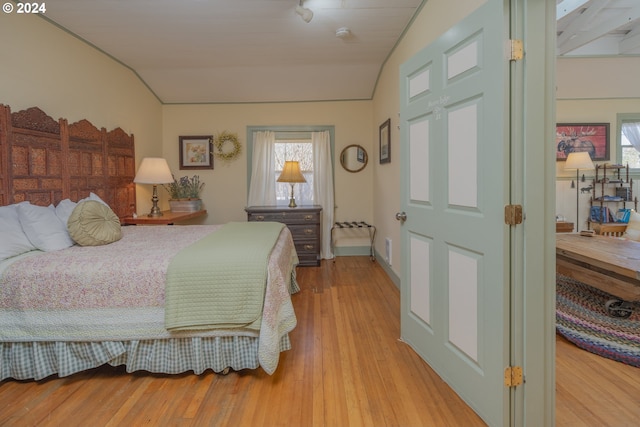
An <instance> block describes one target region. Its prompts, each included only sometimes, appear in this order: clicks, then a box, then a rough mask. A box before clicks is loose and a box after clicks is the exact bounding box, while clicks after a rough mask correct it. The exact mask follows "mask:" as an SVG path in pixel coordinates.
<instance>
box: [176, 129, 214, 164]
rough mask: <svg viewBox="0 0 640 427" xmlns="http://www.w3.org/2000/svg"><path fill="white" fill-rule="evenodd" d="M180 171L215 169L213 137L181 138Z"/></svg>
mask: <svg viewBox="0 0 640 427" xmlns="http://www.w3.org/2000/svg"><path fill="white" fill-rule="evenodd" d="M179 150H180V169H213V135H206V136H180V137H179Z"/></svg>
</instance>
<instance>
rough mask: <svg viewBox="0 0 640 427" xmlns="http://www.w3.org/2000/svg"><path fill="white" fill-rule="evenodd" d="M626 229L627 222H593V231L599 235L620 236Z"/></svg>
mask: <svg viewBox="0 0 640 427" xmlns="http://www.w3.org/2000/svg"><path fill="white" fill-rule="evenodd" d="M626 229H627V224H623V223H615V222H614V223H609V224H593V231H595V232H596V234H599V235H601V236H614V237H622V235H623V234H624V231H625V230H626Z"/></svg>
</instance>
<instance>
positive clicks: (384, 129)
mask: <svg viewBox="0 0 640 427" xmlns="http://www.w3.org/2000/svg"><path fill="white" fill-rule="evenodd" d="M378 136H379V138H380V163H381V164H382V163H390V162H391V119H387V120H386V121H385V122H384V123H382V124H381V125H380V131H379V135H378Z"/></svg>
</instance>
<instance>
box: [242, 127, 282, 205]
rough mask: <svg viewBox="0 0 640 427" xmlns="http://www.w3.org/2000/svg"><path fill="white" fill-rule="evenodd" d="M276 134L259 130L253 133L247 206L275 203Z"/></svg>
mask: <svg viewBox="0 0 640 427" xmlns="http://www.w3.org/2000/svg"><path fill="white" fill-rule="evenodd" d="M275 147H276V134H275V133H274V132H272V131H269V130H268V131H259V132H254V134H253V161H252V165H251V183H250V184H249V197H248V198H247V206H271V205H275V204H276V187H275V182H276V172H275V169H274V165H275Z"/></svg>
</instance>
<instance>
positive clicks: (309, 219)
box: [304, 215, 313, 221]
mask: <svg viewBox="0 0 640 427" xmlns="http://www.w3.org/2000/svg"><path fill="white" fill-rule="evenodd" d="M312 219H313V215H305V216H304V220H305V221H311V220H312Z"/></svg>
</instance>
